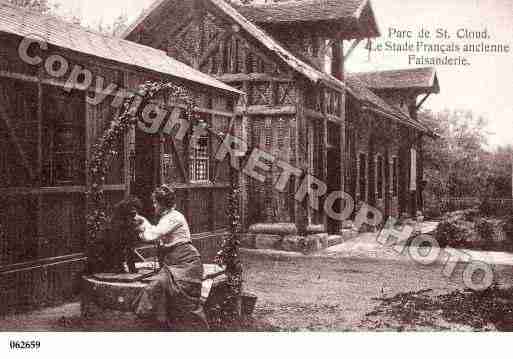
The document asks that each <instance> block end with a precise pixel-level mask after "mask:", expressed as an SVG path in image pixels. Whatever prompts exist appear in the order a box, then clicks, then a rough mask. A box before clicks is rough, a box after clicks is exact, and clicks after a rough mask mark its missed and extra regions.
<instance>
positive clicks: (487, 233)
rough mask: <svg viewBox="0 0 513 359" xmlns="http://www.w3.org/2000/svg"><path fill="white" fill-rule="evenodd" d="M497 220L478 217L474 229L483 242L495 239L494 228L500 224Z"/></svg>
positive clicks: (495, 232)
mask: <svg viewBox="0 0 513 359" xmlns="http://www.w3.org/2000/svg"><path fill="white" fill-rule="evenodd" d="M497 222H498V221H490V220H486V219H479V220H477V221H476V231H477V233H478V234H479V237H481V239H482V240H483V241H485V242H493V241H495V240H497V239H498V238H497V231H496V228H498V226H499V225H500V224H499V223H497Z"/></svg>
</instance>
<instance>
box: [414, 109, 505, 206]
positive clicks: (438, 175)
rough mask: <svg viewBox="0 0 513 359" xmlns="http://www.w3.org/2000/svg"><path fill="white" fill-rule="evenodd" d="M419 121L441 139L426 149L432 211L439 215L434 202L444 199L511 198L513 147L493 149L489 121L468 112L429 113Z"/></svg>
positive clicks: (427, 192) (429, 141) (429, 142)
mask: <svg viewBox="0 0 513 359" xmlns="http://www.w3.org/2000/svg"><path fill="white" fill-rule="evenodd" d="M419 119H420V120H421V121H422V122H424V123H425V124H426V125H427V126H428V127H430V128H432V129H434V130H435V132H436V133H438V135H439V136H440V137H439V138H436V139H429V138H428V139H426V141H425V146H424V173H425V178H426V180H427V183H428V185H427V186H426V190H425V197H426V206H427V207H428V208H430V206H432V207H433V212H434V213H436V212H437V208H436V205H435V204H432V202H433V201H437V200H439V199H440V198H444V197H467V196H468V197H478V198H487V197H490V198H492V197H493V198H505V197H507V198H510V197H511V176H512V167H511V166H512V159H513V147H512V146H506V147H497V148H495V149H490V148H489V146H488V143H487V136H488V134H489V133H488V132H487V130H486V127H487V121H486V119H484V118H483V117H480V116H477V115H475V114H474V113H473V112H472V111H467V110H453V111H449V110H445V111H442V112H439V113H432V112H431V111H427V110H425V111H421V112H420V113H419ZM431 204H432V205H431Z"/></svg>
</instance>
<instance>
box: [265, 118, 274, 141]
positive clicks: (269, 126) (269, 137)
mask: <svg viewBox="0 0 513 359" xmlns="http://www.w3.org/2000/svg"><path fill="white" fill-rule="evenodd" d="M264 126H265V127H264V129H265V132H264V134H265V147H266V148H270V147H271V146H272V143H273V132H272V131H273V129H272V124H271V119H270V118H266V119H265V125H264Z"/></svg>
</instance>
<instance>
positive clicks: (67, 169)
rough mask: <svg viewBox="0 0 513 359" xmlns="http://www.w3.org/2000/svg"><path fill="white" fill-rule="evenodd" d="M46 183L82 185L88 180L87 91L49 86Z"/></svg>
mask: <svg viewBox="0 0 513 359" xmlns="http://www.w3.org/2000/svg"><path fill="white" fill-rule="evenodd" d="M43 92H44V93H43V94H44V101H43V103H44V104H45V111H44V118H43V139H44V140H43V154H44V159H45V163H44V166H43V170H44V173H43V183H44V185H46V186H61V185H80V184H83V183H84V181H85V113H84V112H85V111H84V108H85V102H84V100H85V94H84V93H82V92H76V91H74V92H72V93H71V94H68V93H67V92H65V91H64V90H62V89H59V88H56V87H52V86H45V87H44V90H43Z"/></svg>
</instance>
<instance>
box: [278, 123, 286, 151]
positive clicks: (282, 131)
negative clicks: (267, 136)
mask: <svg viewBox="0 0 513 359" xmlns="http://www.w3.org/2000/svg"><path fill="white" fill-rule="evenodd" d="M285 136H286V127H285V120H284V119H283V118H281V117H280V118H279V119H278V147H279V148H280V149H281V148H283V146H284V145H285Z"/></svg>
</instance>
